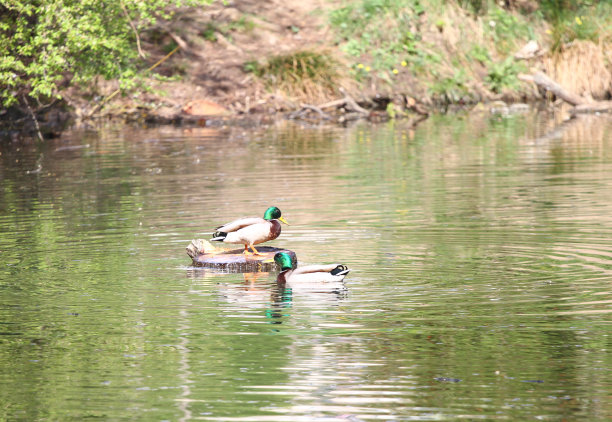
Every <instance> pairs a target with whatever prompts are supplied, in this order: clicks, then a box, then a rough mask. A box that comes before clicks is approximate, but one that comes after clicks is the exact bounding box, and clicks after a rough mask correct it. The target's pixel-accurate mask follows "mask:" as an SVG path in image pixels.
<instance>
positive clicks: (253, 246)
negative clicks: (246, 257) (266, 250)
mask: <svg viewBox="0 0 612 422" xmlns="http://www.w3.org/2000/svg"><path fill="white" fill-rule="evenodd" d="M251 249H253V255H258V256H262V255H263V254H262V253H259V251H258V250H257V249H255V245H251Z"/></svg>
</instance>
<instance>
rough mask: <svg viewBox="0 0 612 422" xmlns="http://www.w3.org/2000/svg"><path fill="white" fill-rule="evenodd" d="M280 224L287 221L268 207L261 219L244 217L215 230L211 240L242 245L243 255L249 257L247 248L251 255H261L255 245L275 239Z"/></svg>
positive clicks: (274, 208) (279, 211) (278, 232)
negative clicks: (250, 250)
mask: <svg viewBox="0 0 612 422" xmlns="http://www.w3.org/2000/svg"><path fill="white" fill-rule="evenodd" d="M279 221H280V222H283V223H285V224H287V225H288V224H289V223H287V221H286V220H285V219H284V218H283V217H281V210H279V209H278V208H277V207H270V208H268V209H267V210H266V212H265V213H264V216H263V218H259V217H245V218H239V219H238V220H234V221H232V222H231V223H227V224H224V225H222V226H219V227H217V228H216V230H217V231H216V232H215V233H213V237H212V239H211V240H214V241H217V242H225V243H236V244H242V245H244V254H245V255H249V254H251V252H249V247H250V248H251V249H252V250H253V254H255V255H261V254H260V253H259V252H258V251H257V249H255V245H257V244H259V243H263V242H267V241H268V240H273V239H276V238H277V237H278V236H279V235H280V233H281V225H280V223H279Z"/></svg>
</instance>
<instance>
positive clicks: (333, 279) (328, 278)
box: [274, 252, 349, 287]
mask: <svg viewBox="0 0 612 422" xmlns="http://www.w3.org/2000/svg"><path fill="white" fill-rule="evenodd" d="M274 262H276V263H277V264H278V265H280V267H281V272H280V273H279V274H278V277H277V279H276V281H277V282H278V284H279V285H282V286H283V287H284V286H288V287H290V286H291V285H309V284H310V285H315V284H325V283H330V284H334V283H341V282H342V281H343V280H344V277H346V275H347V274H348V273H349V269H348V268H347V267H346V266H345V265H339V264H324V265H305V266H303V267H300V268H296V269H293V263H292V262H291V256H290V255H289V254H288V253H286V252H278V253H277V254H276V255H274Z"/></svg>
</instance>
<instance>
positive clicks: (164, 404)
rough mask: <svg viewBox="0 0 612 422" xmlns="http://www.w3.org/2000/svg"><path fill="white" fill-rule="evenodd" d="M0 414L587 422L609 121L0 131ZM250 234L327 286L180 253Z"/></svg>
mask: <svg viewBox="0 0 612 422" xmlns="http://www.w3.org/2000/svg"><path fill="white" fill-rule="evenodd" d="M0 153H1V155H0V179H1V181H2V185H1V186H2V188H1V189H0V233H1V235H0V324H1V327H0V368H1V369H0V371H1V377H2V389H1V390H0V404H1V405H0V420H28V421H30V420H62V421H69V420H75V421H82V420H92V419H97V420H109V421H119V420H155V421H187V420H205V421H206V420H208V421H291V422H297V421H352V422H356V421H370V420H377V421H378V420H382V421H406V420H456V419H466V420H477V419H484V420H533V419H541V420H588V421H595V420H609V419H610V418H611V417H612V404H611V401H610V397H611V395H612V382H611V381H610V377H611V369H612V353H611V350H612V338H611V337H610V334H611V333H612V331H611V330H610V326H611V323H612V306H611V305H612V120H610V119H609V118H605V117H595V116H593V117H584V118H580V119H575V120H571V121H567V122H562V123H559V122H555V118H554V116H549V115H547V114H545V113H538V112H529V113H526V114H519V115H511V116H498V115H488V114H455V115H447V116H434V117H431V118H430V119H429V120H427V121H425V122H423V123H421V124H420V125H419V126H418V127H417V128H414V129H413V128H410V127H407V126H405V125H404V124H403V123H402V121H397V122H390V123H385V124H378V125H373V124H369V123H357V124H355V125H353V126H351V127H347V128H342V127H311V126H305V125H300V124H294V123H289V122H279V123H277V124H273V125H271V126H268V127H264V128H257V129H253V128H246V127H218V128H216V127H199V128H176V127H161V128H149V129H142V128H133V127H113V126H111V127H104V128H100V129H99V130H93V129H91V130H85V129H81V130H74V131H71V132H67V133H65V134H63V135H62V136H61V137H60V138H58V139H55V140H52V141H48V142H47V143H45V144H44V145H42V146H41V145H37V144H36V143H35V142H34V141H32V142H19V143H17V142H12V143H11V142H4V143H2V144H1V145H0ZM272 205H275V206H277V207H279V208H280V209H281V210H282V212H283V216H284V217H285V218H286V219H287V220H288V222H289V223H291V225H290V226H283V232H282V234H281V235H280V237H279V238H278V239H276V240H274V241H272V242H269V243H267V245H270V246H276V247H283V248H287V249H290V250H293V251H295V252H296V254H297V256H298V260H299V262H300V265H305V264H319V263H340V264H344V265H347V266H348V267H349V268H350V270H351V272H350V273H349V274H348V276H347V278H346V279H345V284H346V289H342V290H338V289H334V290H331V291H325V290H324V289H321V290H304V291H302V290H300V289H287V290H282V291H281V290H280V289H279V287H278V286H277V283H276V274H275V273H250V274H223V273H216V272H213V271H211V270H204V269H198V268H194V267H191V260H190V259H189V257H188V256H187V254H186V252H185V247H186V246H187V245H188V244H189V242H190V241H191V239H196V238H203V239H207V238H210V235H211V233H212V232H213V231H214V228H215V227H216V226H218V225H220V224H222V223H225V222H227V221H230V220H232V219H234V218H238V217H242V216H263V212H264V211H265V209H266V208H267V207H268V206H272Z"/></svg>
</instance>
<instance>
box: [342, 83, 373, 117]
mask: <svg viewBox="0 0 612 422" xmlns="http://www.w3.org/2000/svg"><path fill="white" fill-rule="evenodd" d="M340 92H341V93H343V94H344V101H346V105H348V106H349V107H350V108H351V109H352V110H353V111H356V112H357V113H360V114H370V112H369V111H368V110H366V109H365V108H363V107H361V106H360V105H359V104H357V101H355V100H354V99H353V97H351V96H350V95H348V94H347V93H346V91H345V90H344V88H340Z"/></svg>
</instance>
